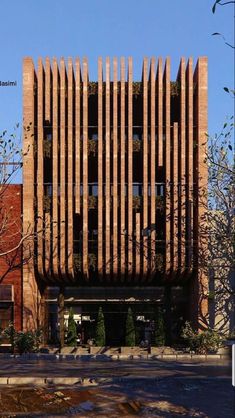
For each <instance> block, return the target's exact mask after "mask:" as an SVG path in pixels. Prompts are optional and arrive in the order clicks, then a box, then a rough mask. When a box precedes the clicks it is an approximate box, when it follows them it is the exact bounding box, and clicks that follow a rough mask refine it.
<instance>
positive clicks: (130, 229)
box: [127, 57, 133, 280]
mask: <svg viewBox="0 0 235 418" xmlns="http://www.w3.org/2000/svg"><path fill="white" fill-rule="evenodd" d="M132 80H133V65H132V58H131V57H129V58H128V228H127V234H128V255H127V259H128V280H131V277H132V271H133V202H132V200H133V190H132V189H133V95H132V94H133V88H132Z"/></svg>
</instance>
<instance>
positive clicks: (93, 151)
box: [88, 139, 98, 156]
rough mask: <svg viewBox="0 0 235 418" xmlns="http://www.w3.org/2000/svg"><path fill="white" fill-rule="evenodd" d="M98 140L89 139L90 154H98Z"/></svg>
mask: <svg viewBox="0 0 235 418" xmlns="http://www.w3.org/2000/svg"><path fill="white" fill-rule="evenodd" d="M97 145H98V142H97V141H96V140H95V139H88V155H91V154H93V155H94V156H95V155H96V154H97V148H98V147H97Z"/></svg>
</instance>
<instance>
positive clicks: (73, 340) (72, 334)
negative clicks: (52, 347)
mask: <svg viewBox="0 0 235 418" xmlns="http://www.w3.org/2000/svg"><path fill="white" fill-rule="evenodd" d="M67 345H68V346H70V347H76V345H77V326H76V322H75V320H74V315H73V309H72V308H70V310H69V319H68V333H67Z"/></svg>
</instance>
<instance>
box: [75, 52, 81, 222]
mask: <svg viewBox="0 0 235 418" xmlns="http://www.w3.org/2000/svg"><path fill="white" fill-rule="evenodd" d="M80 114H81V68H80V60H79V58H76V60H75V157H76V161H75V213H77V214H79V215H80V213H81V202H80V199H81V196H80V186H81V184H80V169H81V162H80V140H81V138H80V129H81V120H80Z"/></svg>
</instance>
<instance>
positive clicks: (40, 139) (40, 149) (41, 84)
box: [37, 58, 44, 277]
mask: <svg viewBox="0 0 235 418" xmlns="http://www.w3.org/2000/svg"><path fill="white" fill-rule="evenodd" d="M37 76H38V94H37V217H38V219H37V253H38V255H37V263H38V265H37V267H38V273H39V274H40V276H41V277H44V266H43V258H44V257H43V232H42V231H43V228H44V225H43V195H44V190H43V184H44V170H43V163H44V158H43V138H44V135H43V121H44V117H43V102H44V69H43V64H42V59H41V58H39V59H38V71H37Z"/></svg>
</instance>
